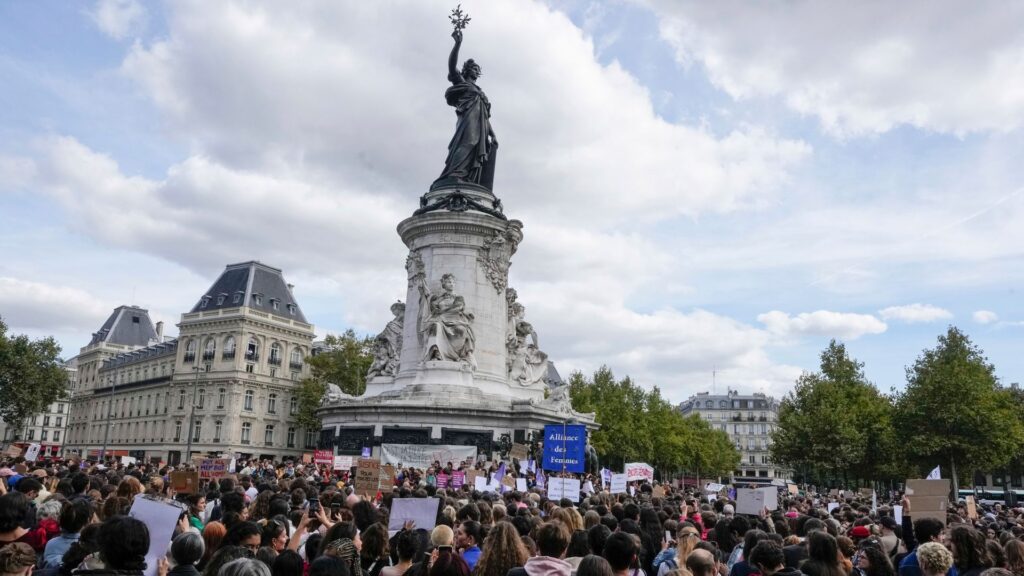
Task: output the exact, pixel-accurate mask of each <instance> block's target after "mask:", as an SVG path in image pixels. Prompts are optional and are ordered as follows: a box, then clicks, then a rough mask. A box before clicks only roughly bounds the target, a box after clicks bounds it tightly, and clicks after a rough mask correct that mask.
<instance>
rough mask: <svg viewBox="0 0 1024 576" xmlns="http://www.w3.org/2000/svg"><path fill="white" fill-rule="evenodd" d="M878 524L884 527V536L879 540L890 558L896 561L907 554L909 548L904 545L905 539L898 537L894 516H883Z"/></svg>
mask: <svg viewBox="0 0 1024 576" xmlns="http://www.w3.org/2000/svg"><path fill="white" fill-rule="evenodd" d="M878 523H879V525H880V526H881V527H882V535H881V536H880V537H879V538H878V540H879V541H880V542H881V543H882V550H885V553H886V554H888V555H889V558H891V559H895V558H896V557H897V556H899V555H900V554H906V553H907V547H906V545H904V544H903V539H902V538H900V537H899V536H897V535H896V519H895V518H893V517H892V516H883V517H882V519H881V520H879V522H878Z"/></svg>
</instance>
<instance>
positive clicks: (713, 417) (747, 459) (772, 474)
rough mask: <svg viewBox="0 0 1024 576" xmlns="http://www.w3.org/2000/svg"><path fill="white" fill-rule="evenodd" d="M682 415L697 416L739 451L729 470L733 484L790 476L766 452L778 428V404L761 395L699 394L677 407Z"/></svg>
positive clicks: (766, 481)
mask: <svg viewBox="0 0 1024 576" xmlns="http://www.w3.org/2000/svg"><path fill="white" fill-rule="evenodd" d="M679 411H680V412H682V413H683V415H684V416H689V415H691V414H697V415H699V416H700V417H701V418H704V420H706V421H707V423H708V424H710V425H711V427H712V428H716V429H718V430H722V431H723V432H725V433H726V434H728V435H729V439H730V440H732V442H733V444H734V445H735V446H736V450H738V451H739V453H740V455H741V458H740V464H739V467H738V468H737V469H736V470H734V471H733V473H732V478H731V480H732V481H733V482H734V483H739V484H744V483H751V484H768V483H771V482H772V481H774V480H786V479H788V478H789V477H790V472H789V470H788V469H786V468H784V467H780V466H776V465H775V464H774V463H772V460H771V455H770V454H769V452H768V450H769V447H770V446H771V433H772V432H773V431H774V430H775V427H776V426H777V425H778V416H779V402H778V400H776V399H774V398H772V397H770V396H766V395H765V394H761V393H755V394H740V393H739V392H737V391H735V390H728V391H727V392H726V393H725V394H710V393H708V392H701V393H699V394H696V395H694V396H691V397H690V399H689V400H687V401H685V402H683V403H681V404H680V405H679Z"/></svg>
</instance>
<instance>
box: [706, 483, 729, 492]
mask: <svg viewBox="0 0 1024 576" xmlns="http://www.w3.org/2000/svg"><path fill="white" fill-rule="evenodd" d="M722 488H725V484H717V483H715V482H708V483H707V484H705V485H704V490H705V491H706V492H714V493H716V494H717V493H718V492H721V491H722Z"/></svg>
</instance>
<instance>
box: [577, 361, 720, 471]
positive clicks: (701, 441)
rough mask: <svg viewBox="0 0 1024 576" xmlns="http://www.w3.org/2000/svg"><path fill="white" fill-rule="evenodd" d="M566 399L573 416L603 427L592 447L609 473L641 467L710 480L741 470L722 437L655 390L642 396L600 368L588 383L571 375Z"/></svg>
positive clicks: (638, 389) (593, 437) (631, 385)
mask: <svg viewBox="0 0 1024 576" xmlns="http://www.w3.org/2000/svg"><path fill="white" fill-rule="evenodd" d="M569 394H570V397H571V398H572V404H573V409H574V410H576V411H579V412H594V414H595V419H596V421H597V423H598V424H600V426H601V427H600V429H598V430H597V431H595V432H594V433H593V434H592V435H591V444H593V446H594V448H595V449H596V450H597V452H598V454H600V455H601V456H602V458H603V459H604V460H605V461H607V462H608V467H610V468H613V467H618V468H619V469H620V470H621V469H622V468H621V467H622V466H623V465H624V464H625V463H626V462H633V461H642V462H647V463H649V464H651V465H652V466H654V467H655V469H657V470H658V471H659V473H660V474H671V473H674V472H678V471H682V470H692V471H695V472H698V471H699V472H700V473H701V474H705V475H707V476H708V477H711V476H715V475H718V474H725V473H728V472H729V471H731V470H733V469H735V467H736V466H737V465H738V464H739V461H740V456H739V453H738V452H737V451H736V448H735V447H734V446H733V444H732V442H730V441H729V438H728V436H727V435H726V434H725V432H722V431H720V430H712V429H711V426H710V425H709V424H708V423H707V422H705V421H704V420H703V419H701V418H700V417H696V416H691V417H688V418H687V417H684V416H683V415H682V414H681V413H680V412H679V411H678V410H677V409H676V407H675V406H673V405H672V404H671V403H669V402H668V401H667V400H665V399H664V398H662V396H661V391H660V390H659V389H658V388H657V387H655V388H653V389H651V390H650V391H646V390H644V389H643V388H641V387H640V386H637V385H636V384H634V383H633V381H632V380H630V379H629V377H626V378H624V379H622V380H616V379H615V376H614V375H613V374H612V372H611V370H609V369H608V367H606V366H602V367H601V368H600V369H599V370H597V372H595V373H594V376H593V378H592V379H590V380H588V379H587V378H586V377H585V376H583V374H582V373H580V372H574V373H573V374H572V375H571V376H570V377H569Z"/></svg>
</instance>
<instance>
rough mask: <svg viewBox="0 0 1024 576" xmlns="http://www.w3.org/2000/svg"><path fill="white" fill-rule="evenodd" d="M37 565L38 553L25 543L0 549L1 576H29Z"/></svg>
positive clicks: (16, 543) (17, 543)
mask: <svg viewBox="0 0 1024 576" xmlns="http://www.w3.org/2000/svg"><path fill="white" fill-rule="evenodd" d="M35 565H36V551H35V550H33V549H32V547H31V546H29V545H28V544H25V543H24V542H15V543H13V544H8V545H7V546H4V547H3V548H0V576H28V575H29V574H31V573H32V567H33V566H35Z"/></svg>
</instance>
